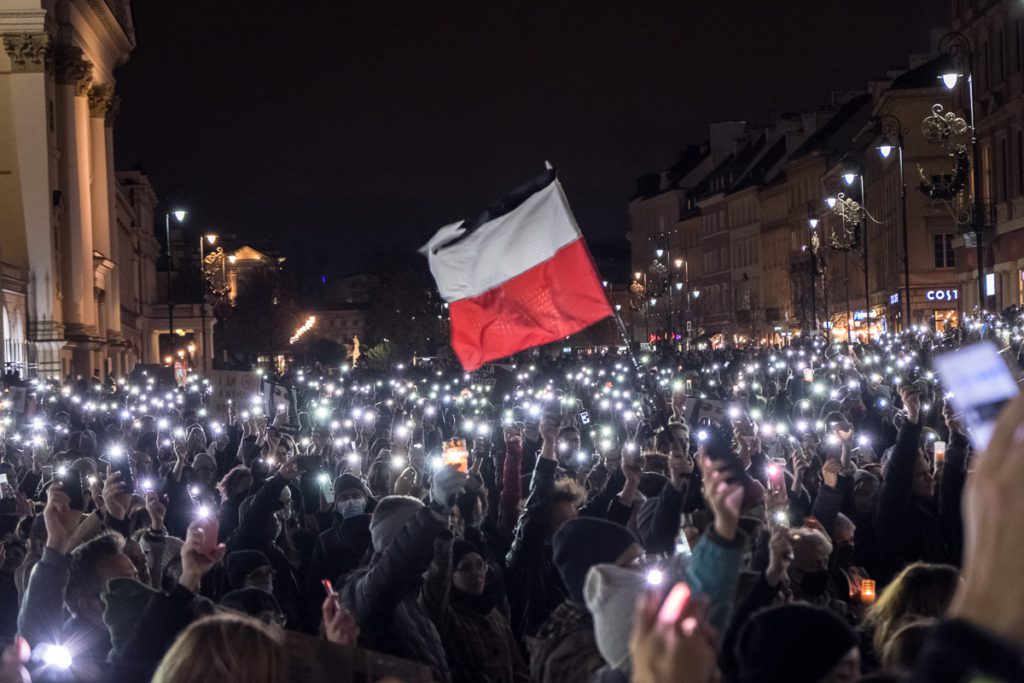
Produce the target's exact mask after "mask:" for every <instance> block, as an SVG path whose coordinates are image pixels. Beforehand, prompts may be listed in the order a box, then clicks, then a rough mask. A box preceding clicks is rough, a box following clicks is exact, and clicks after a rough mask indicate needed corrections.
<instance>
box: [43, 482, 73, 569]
mask: <svg viewBox="0 0 1024 683" xmlns="http://www.w3.org/2000/svg"><path fill="white" fill-rule="evenodd" d="M81 519H82V513H80V512H79V511H78V510H72V509H71V499H70V498H69V497H68V494H66V493H65V492H64V491H62V490H61V489H60V488H59V487H57V486H51V487H50V488H49V489H47V492H46V508H45V509H44V510H43V520H44V521H45V522H46V547H47V548H50V549H52V550H56V551H57V552H58V553H60V554H61V555H67V554H68V550H69V549H70V546H71V534H72V533H74V531H75V527H77V526H78V522H79V521H81Z"/></svg>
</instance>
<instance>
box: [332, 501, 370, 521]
mask: <svg viewBox="0 0 1024 683" xmlns="http://www.w3.org/2000/svg"><path fill="white" fill-rule="evenodd" d="M334 507H335V509H336V510H337V511H338V514H339V515H341V516H342V517H344V518H345V519H348V518H349V517H355V516H356V515H361V514H363V512H364V511H365V510H366V499H365V498H350V499H349V500H339V501H338V502H337V504H336V505H335V506H334Z"/></svg>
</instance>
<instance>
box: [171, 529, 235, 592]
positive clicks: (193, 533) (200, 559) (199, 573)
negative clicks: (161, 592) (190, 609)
mask: <svg viewBox="0 0 1024 683" xmlns="http://www.w3.org/2000/svg"><path fill="white" fill-rule="evenodd" d="M203 524H204V522H203V520H200V519H197V520H194V521H193V522H192V523H191V524H189V525H188V532H187V533H186V535H185V543H184V544H183V545H182V546H181V578H180V579H178V583H180V584H181V585H182V586H184V587H185V588H187V589H189V590H190V591H192V592H193V593H195V592H196V590H198V589H199V582H200V581H201V580H202V578H203V576H204V575H206V573H207V572H208V571H210V570H211V569H213V568H214V566H216V565H217V563H218V562H220V561H221V560H222V559H224V554H225V553H226V552H227V549H226V548H225V546H224V544H223V543H219V544H217V545H216V546H213V549H212V551H211V550H208V547H209V545H208V543H207V540H206V530H205V529H204V528H203Z"/></svg>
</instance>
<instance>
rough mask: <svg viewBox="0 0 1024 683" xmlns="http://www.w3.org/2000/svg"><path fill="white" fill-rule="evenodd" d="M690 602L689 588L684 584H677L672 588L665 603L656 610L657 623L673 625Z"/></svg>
mask: <svg viewBox="0 0 1024 683" xmlns="http://www.w3.org/2000/svg"><path fill="white" fill-rule="evenodd" d="M688 602H690V587H689V586H687V585H686V584H685V583H677V584H676V585H674V586H672V590H671V591H669V593H668V597H667V598H665V602H663V603H661V609H660V610H658V621H659V622H660V623H662V624H674V623H676V622H677V621H678V620H679V617H680V616H681V615H682V613H683V610H684V609H686V604H687V603H688Z"/></svg>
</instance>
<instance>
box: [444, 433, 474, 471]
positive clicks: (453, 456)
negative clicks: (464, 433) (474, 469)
mask: <svg viewBox="0 0 1024 683" xmlns="http://www.w3.org/2000/svg"><path fill="white" fill-rule="evenodd" d="M441 460H442V462H444V464H445V465H451V466H453V467H454V468H455V469H457V470H458V471H459V472H463V473H465V472H468V471H469V451H467V450H466V441H465V440H464V439H458V438H456V439H451V440H449V441H446V442H445V443H444V444H443V445H442V446H441Z"/></svg>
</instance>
